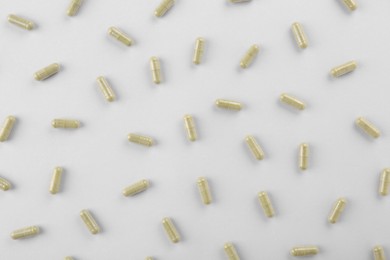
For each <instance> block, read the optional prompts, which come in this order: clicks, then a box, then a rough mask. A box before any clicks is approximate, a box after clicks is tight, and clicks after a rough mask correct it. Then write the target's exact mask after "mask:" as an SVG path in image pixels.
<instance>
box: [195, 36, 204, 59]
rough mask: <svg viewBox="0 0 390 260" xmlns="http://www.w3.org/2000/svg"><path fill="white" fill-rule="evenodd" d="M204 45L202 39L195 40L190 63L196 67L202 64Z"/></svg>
mask: <svg viewBox="0 0 390 260" xmlns="http://www.w3.org/2000/svg"><path fill="white" fill-rule="evenodd" d="M204 44H205V40H204V39H203V38H202V37H199V38H198V39H196V42H195V51H194V57H193V59H192V62H193V63H194V64H196V65H198V64H200V63H201V62H202V58H203V53H204Z"/></svg>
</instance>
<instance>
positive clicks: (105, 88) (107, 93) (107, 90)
mask: <svg viewBox="0 0 390 260" xmlns="http://www.w3.org/2000/svg"><path fill="white" fill-rule="evenodd" d="M96 81H97V83H98V85H99V87H100V90H101V91H102V93H103V95H104V97H105V99H106V100H107V101H108V102H112V101H114V100H115V99H116V96H115V93H114V91H113V90H112V88H111V86H110V84H109V83H108V81H107V80H106V79H105V78H104V77H103V76H100V77H98V78H97V79H96Z"/></svg>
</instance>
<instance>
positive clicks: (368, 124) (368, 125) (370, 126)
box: [355, 117, 381, 138]
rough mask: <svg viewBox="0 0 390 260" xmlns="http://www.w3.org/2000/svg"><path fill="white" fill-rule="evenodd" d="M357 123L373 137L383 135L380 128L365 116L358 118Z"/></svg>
mask: <svg viewBox="0 0 390 260" xmlns="http://www.w3.org/2000/svg"><path fill="white" fill-rule="evenodd" d="M355 123H356V125H357V126H358V127H359V128H360V129H362V130H363V131H364V132H365V133H366V134H368V135H369V136H371V137H373V138H378V137H379V136H380V135H381V132H380V131H379V129H378V128H376V127H375V126H374V125H373V124H372V123H371V122H369V121H368V120H367V119H365V118H363V117H359V118H358V119H356V120H355Z"/></svg>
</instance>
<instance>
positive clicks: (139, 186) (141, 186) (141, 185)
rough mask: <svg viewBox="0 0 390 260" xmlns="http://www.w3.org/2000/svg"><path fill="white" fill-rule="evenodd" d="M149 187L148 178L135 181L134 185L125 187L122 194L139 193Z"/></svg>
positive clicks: (132, 194)
mask: <svg viewBox="0 0 390 260" xmlns="http://www.w3.org/2000/svg"><path fill="white" fill-rule="evenodd" d="M148 188H149V181H148V180H141V181H139V182H136V183H133V184H132V185H130V186H128V187H126V188H124V189H123V191H122V194H123V195H124V196H126V197H127V196H134V195H135V194H137V193H140V192H142V191H145V190H147V189H148Z"/></svg>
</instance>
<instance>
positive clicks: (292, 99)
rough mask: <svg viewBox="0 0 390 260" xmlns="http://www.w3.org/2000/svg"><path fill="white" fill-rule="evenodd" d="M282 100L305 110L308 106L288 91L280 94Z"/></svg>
mask: <svg viewBox="0 0 390 260" xmlns="http://www.w3.org/2000/svg"><path fill="white" fill-rule="evenodd" d="M280 101H282V102H283V103H285V104H287V105H289V106H291V107H293V108H296V109H298V110H304V109H305V107H306V105H305V103H304V102H302V101H300V100H299V99H297V98H295V97H293V96H291V95H289V94H286V93H284V94H282V95H280Z"/></svg>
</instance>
